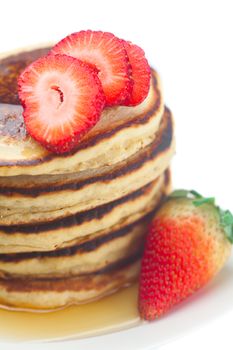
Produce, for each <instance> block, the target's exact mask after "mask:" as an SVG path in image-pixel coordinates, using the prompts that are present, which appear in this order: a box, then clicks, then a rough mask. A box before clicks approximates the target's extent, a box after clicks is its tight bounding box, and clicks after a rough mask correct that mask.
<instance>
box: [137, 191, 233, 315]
mask: <svg viewBox="0 0 233 350" xmlns="http://www.w3.org/2000/svg"><path fill="white" fill-rule="evenodd" d="M231 243H233V215H232V214H231V212H230V211H229V210H222V209H221V208H220V207H218V206H217V205H215V199H214V198H213V197H208V198H205V197H203V196H202V195H201V194H199V193H198V192H196V191H193V190H192V191H187V190H176V191H174V192H173V193H172V194H171V195H170V196H169V197H168V199H167V201H166V202H165V203H164V204H163V205H162V206H161V208H160V209H159V211H158V212H157V213H156V215H155V217H154V219H153V221H152V224H151V226H150V230H149V234H148V236H147V240H146V244H145V250H144V254H143V258H142V267H141V275H140V283H139V312H140V315H141V317H142V318H143V319H146V320H153V319H155V318H157V317H160V316H162V315H163V314H164V313H166V312H167V311H168V310H170V308H172V307H173V306H174V305H176V304H178V303H180V302H181V301H182V300H183V299H186V298H187V297H188V296H190V295H191V294H193V293H194V292H195V291H196V290H198V289H199V288H201V287H203V286H205V285H206V283H208V282H209V281H210V280H211V279H212V278H213V277H214V276H215V275H216V274H217V272H218V271H220V270H221V268H222V267H223V265H224V263H225V261H226V260H227V258H228V256H229V255H230V251H231Z"/></svg>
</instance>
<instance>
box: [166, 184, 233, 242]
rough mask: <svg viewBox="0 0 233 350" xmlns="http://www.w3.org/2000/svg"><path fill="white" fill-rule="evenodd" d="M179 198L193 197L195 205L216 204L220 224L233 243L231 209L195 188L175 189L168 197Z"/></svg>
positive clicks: (232, 216)
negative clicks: (222, 207) (225, 208)
mask: <svg viewBox="0 0 233 350" xmlns="http://www.w3.org/2000/svg"><path fill="white" fill-rule="evenodd" d="M170 198H173V199H176V198H177V199H178V198H189V199H192V200H193V201H192V203H193V205H194V206H195V207H200V206H201V205H203V204H210V205H212V206H214V207H215V208H216V209H217V211H218V214H219V218H220V225H221V226H222V228H223V230H224V232H225V235H226V237H227V239H228V240H229V241H230V242H231V243H232V244H233V215H232V213H231V212H230V211H229V210H223V209H221V208H220V207H219V206H217V205H216V204H215V198H214V197H203V196H202V195H201V194H200V193H198V192H196V191H194V190H190V191H189V190H183V189H179V190H175V191H173V192H172V193H171V194H170V195H169V197H168V199H170Z"/></svg>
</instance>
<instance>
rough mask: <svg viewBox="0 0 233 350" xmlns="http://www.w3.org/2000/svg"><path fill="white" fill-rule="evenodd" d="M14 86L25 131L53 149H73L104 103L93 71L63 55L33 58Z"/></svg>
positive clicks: (92, 124)
mask: <svg viewBox="0 0 233 350" xmlns="http://www.w3.org/2000/svg"><path fill="white" fill-rule="evenodd" d="M18 88H19V91H18V92H19V98H20V100H21V103H22V105H23V107H24V112H23V116H24V121H25V124H26V128H27V131H28V133H29V134H30V135H31V136H32V137H33V138H34V139H35V140H37V141H38V142H39V143H41V144H42V145H44V146H45V147H46V148H47V149H48V150H51V151H53V152H56V153H64V152H68V151H70V150H71V149H73V148H74V147H75V146H76V145H77V143H78V142H79V140H80V138H81V137H82V136H83V135H84V134H85V133H86V132H87V131H88V130H89V129H90V128H91V127H93V126H94V125H95V124H96V123H97V121H98V120H99V118H100V114H101V111H102V109H103V107H104V104H105V97H104V93H103V90H102V86H101V83H100V81H99V78H98V76H97V72H96V71H94V70H93V69H92V68H90V67H89V66H87V65H86V64H85V63H83V62H81V61H79V60H77V59H75V58H73V57H69V56H65V55H56V56H52V55H49V56H46V57H43V58H40V59H38V60H37V61H35V62H33V63H32V64H31V65H30V66H28V67H27V68H26V69H25V70H24V72H23V73H22V74H21V75H20V77H19V79H18Z"/></svg>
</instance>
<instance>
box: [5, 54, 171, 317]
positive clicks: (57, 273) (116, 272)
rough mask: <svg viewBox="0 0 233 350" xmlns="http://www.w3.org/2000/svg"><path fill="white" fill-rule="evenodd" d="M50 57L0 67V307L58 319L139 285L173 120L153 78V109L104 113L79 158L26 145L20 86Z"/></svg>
mask: <svg viewBox="0 0 233 350" xmlns="http://www.w3.org/2000/svg"><path fill="white" fill-rule="evenodd" d="M46 52H47V49H40V50H33V51H28V52H24V53H20V54H17V55H14V56H8V57H6V58H2V59H1V60H0V304H1V305H2V306H5V307H10V308H21V309H34V310H36V309H45V310H46V309H53V308H59V307H63V306H65V305H69V304H72V303H83V302H88V301H90V300H93V299H96V298H99V297H102V296H103V295H106V294H108V293H111V292H113V291H115V290H117V289H118V288H120V287H122V286H124V285H127V284H129V283H131V282H132V281H134V280H135V279H136V278H137V276H138V272H139V266H140V256H141V253H142V249H143V241H144V238H145V234H146V231H147V226H148V223H149V221H150V218H151V217H152V215H153V214H154V212H155V210H156V208H157V207H158V205H159V203H160V201H161V200H162V199H163V197H164V196H165V195H166V194H167V192H168V191H169V185H170V175H169V164H170V161H171V158H172V155H173V153H174V135H173V120H172V116H171V113H170V111H169V110H168V109H167V108H166V107H164V104H163V100H162V96H161V90H160V84H159V78H158V75H157V73H156V72H155V71H152V79H151V87H150V91H149V94H148V96H147V98H146V100H145V101H144V102H143V103H141V104H140V105H138V106H136V107H114V108H107V109H105V111H104V112H103V114H102V117H101V120H100V121H99V123H98V124H97V125H96V126H95V127H94V128H93V129H92V130H91V131H90V132H89V133H88V134H87V135H86V136H85V137H84V138H83V139H82V142H81V143H80V144H79V146H78V148H76V149H75V151H73V152H72V153H69V154H65V155H61V156H58V155H55V154H52V153H49V152H48V151H47V150H46V149H44V148H43V147H42V146H40V145H39V144H38V143H36V142H35V141H34V140H32V139H31V138H30V137H29V135H27V133H26V131H25V128H24V123H23V117H22V107H21V106H20V104H19V101H18V96H17V76H18V75H19V73H20V72H21V70H22V69H23V68H24V67H25V66H26V65H28V64H29V63H30V62H32V61H33V60H35V59H36V58H38V57H40V56H42V55H44V54H46Z"/></svg>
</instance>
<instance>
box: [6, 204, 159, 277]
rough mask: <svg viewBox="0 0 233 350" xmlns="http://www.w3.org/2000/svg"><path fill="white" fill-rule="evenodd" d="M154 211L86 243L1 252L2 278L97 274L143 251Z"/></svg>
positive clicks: (96, 235) (93, 236)
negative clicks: (57, 247) (58, 247)
mask: <svg viewBox="0 0 233 350" xmlns="http://www.w3.org/2000/svg"><path fill="white" fill-rule="evenodd" d="M153 213H154V210H153V211H152V212H151V213H150V214H147V215H145V216H144V217H141V218H140V219H139V220H137V221H135V222H133V223H131V224H130V225H128V224H122V225H120V227H118V228H115V227H112V228H111V229H110V230H109V231H108V232H105V233H98V234H95V235H92V236H90V237H89V239H87V240H86V241H84V242H79V243H76V244H74V245H73V246H70V247H67V248H62V249H58V250H54V251H50V252H28V253H16V254H0V276H1V277H2V278H12V277H24V278H25V281H26V279H28V278H30V277H33V278H41V277H43V278H48V279H50V278H54V277H61V276H63V277H65V276H67V277H68V276H79V275H84V274H90V273H97V272H98V271H99V270H102V269H104V268H105V267H107V266H109V265H112V264H114V263H116V262H118V261H121V260H123V259H126V258H128V257H129V256H131V255H135V254H139V253H140V252H141V251H142V247H143V242H144V237H145V235H146V232H147V225H148V222H149V220H150V218H151V215H152V214H153Z"/></svg>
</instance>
